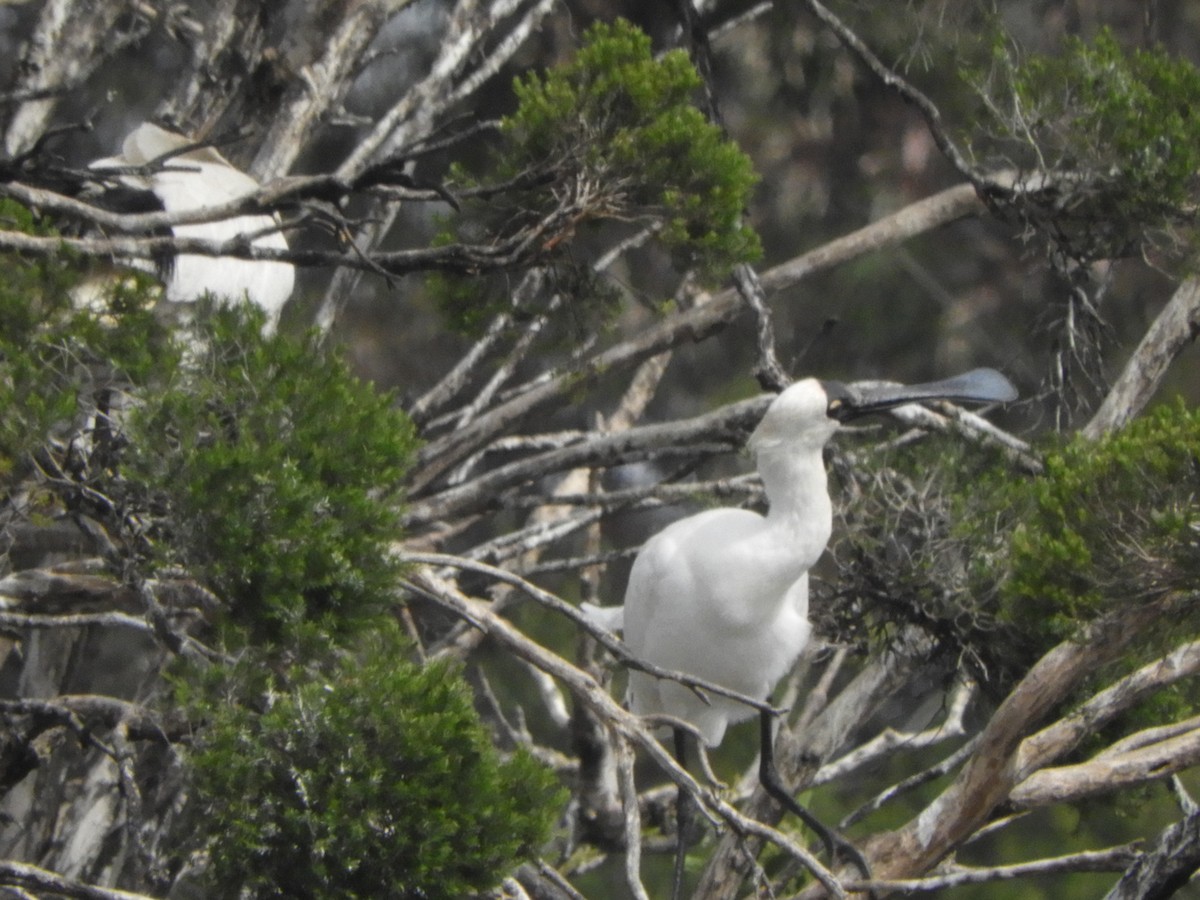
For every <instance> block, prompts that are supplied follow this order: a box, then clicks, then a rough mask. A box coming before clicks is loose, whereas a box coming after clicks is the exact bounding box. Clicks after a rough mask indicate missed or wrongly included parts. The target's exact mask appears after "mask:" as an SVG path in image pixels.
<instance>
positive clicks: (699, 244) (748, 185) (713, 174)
mask: <svg viewBox="0 0 1200 900" xmlns="http://www.w3.org/2000/svg"><path fill="white" fill-rule="evenodd" d="M699 87H700V77H699V76H698V75H697V74H696V71H695V69H693V68H692V65H691V61H690V60H689V59H688V57H687V54H686V53H684V52H683V51H682V50H672V51H670V52H668V53H665V54H663V56H662V57H661V58H660V59H657V60H656V59H655V58H654V56H653V54H652V53H651V48H650V38H649V37H647V36H646V35H645V34H644V33H643V32H641V31H639V30H638V29H637V28H635V27H634V26H633V25H630V24H629V23H628V22H626V21H624V20H617V21H616V22H615V23H613V24H611V25H607V24H603V23H598V24H596V25H593V26H592V27H591V28H590V29H588V31H587V33H586V34H585V35H584V43H583V46H582V47H581V48H580V50H579V53H578V54H577V55H576V57H575V59H574V60H573V61H572V62H570V63H568V64H567V65H565V66H563V67H561V68H559V69H556V70H553V71H551V72H548V73H546V74H544V75H538V74H531V75H530V76H528V77H527V78H525V79H517V81H516V83H515V85H514V91H515V93H516V95H517V100H518V102H519V105H518V107H517V111H516V112H515V113H513V114H512V115H511V116H509V117H508V118H507V119H505V120H504V123H503V126H502V127H503V130H504V133H505V135H506V137H507V138H508V140H509V141H510V145H509V147H507V148H506V152H505V155H504V158H503V165H502V171H507V172H508V173H511V174H513V175H515V174H516V173H518V172H522V171H528V170H529V169H531V168H533V167H535V166H537V165H539V164H541V163H542V162H543V161H544V160H552V161H555V164H556V165H562V166H564V167H577V168H579V169H581V171H580V172H579V173H578V174H575V175H574V177H576V178H583V177H586V178H588V179H595V180H597V181H598V182H600V183H601V187H600V190H601V191H602V198H603V199H602V202H603V203H604V204H611V205H612V206H613V207H614V208H612V209H605V208H604V207H603V206H601V205H600V203H597V205H596V208H595V209H592V210H585V211H584V212H585V214H589V213H590V214H597V215H615V214H618V213H621V212H623V213H624V214H626V215H629V214H633V215H639V214H645V213H650V212H652V213H654V214H655V215H656V216H660V217H661V218H662V220H663V222H664V226H665V227H664V231H663V234H662V240H663V241H664V242H665V243H666V245H667V246H668V247H669V248H671V250H672V251H673V252H674V253H675V254H676V257H677V260H678V261H679V262H680V264H681V265H682V266H684V267H686V266H691V265H697V264H699V265H702V266H703V267H704V268H705V269H706V270H708V271H709V272H710V273H722V272H724V271H727V270H728V269H729V268H730V267H732V266H733V265H734V264H735V263H738V262H744V261H748V260H752V259H755V258H757V257H758V255H759V254H760V252H761V250H760V247H759V243H758V237H757V236H756V235H755V234H754V232H753V231H752V230H751V229H750V228H749V227H748V226H747V225H745V224H743V222H742V214H743V211H744V210H745V206H746V202H747V199H748V197H749V193H750V190H751V189H752V188H753V187H754V184H755V183H756V181H757V176H756V175H755V173H754V170H753V168H752V166H751V163H750V160H749V159H748V158H747V157H746V156H745V155H744V154H743V153H742V152H741V150H739V149H738V147H737V146H736V145H735V144H733V143H732V142H731V141H729V140H728V139H726V137H725V136H724V135H723V134H722V133H721V130H720V129H719V128H718V127H717V126H715V125H713V124H712V123H710V122H708V121H707V120H706V119H705V118H704V115H703V114H702V113H701V112H700V111H699V110H698V109H696V108H695V107H694V106H692V105H691V96H692V94H693V93H694V92H695V91H696V90H697V89H699Z"/></svg>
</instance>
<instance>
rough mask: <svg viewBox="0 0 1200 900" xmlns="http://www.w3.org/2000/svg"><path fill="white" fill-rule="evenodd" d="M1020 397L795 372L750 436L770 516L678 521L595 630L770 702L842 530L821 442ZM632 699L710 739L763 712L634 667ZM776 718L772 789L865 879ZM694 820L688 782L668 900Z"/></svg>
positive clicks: (769, 745)
mask: <svg viewBox="0 0 1200 900" xmlns="http://www.w3.org/2000/svg"><path fill="white" fill-rule="evenodd" d="M1015 397H1016V389H1015V388H1013V386H1012V384H1010V383H1009V381H1008V380H1007V379H1006V378H1005V377H1004V376H1003V375H1001V374H1000V373H999V372H996V371H994V370H991V369H977V370H975V371H973V372H968V373H967V374H965V375H961V376H959V377H957V378H951V379H948V380H946V381H940V382H933V383H930V384H924V385H916V386H914V387H909V388H903V387H897V386H894V385H887V384H876V385H871V386H855V385H851V386H846V385H838V384H836V383H828V384H824V383H822V382H820V381H817V380H816V379H814V378H806V379H804V380H803V381H798V382H796V383H795V384H793V385H791V386H790V387H788V388H787V389H786V390H785V391H783V392H782V393H781V394H780V395H779V396H778V397H776V398H775V399H774V400H773V401H772V402H771V405H770V406H769V407H768V408H767V412H766V414H765V415H764V416H763V418H762V421H761V422H760V423H759V425H758V427H757V428H756V429H755V430H754V433H753V434H752V435H751V436H750V449H751V451H752V452H753V453H754V456H755V462H756V463H757V465H758V472H759V475H760V476H761V477H762V481H763V488H764V490H765V491H766V495H767V507H768V508H767V514H766V515H765V516H761V515H758V514H757V513H754V512H750V511H749V510H744V509H712V510H708V511H706V512H702V513H698V514H697V515H694V516H689V517H688V518H686V519H682V520H680V521H678V522H675V523H674V524H672V525H668V526H667V527H666V528H664V529H663V530H662V531H660V532H659V533H658V534H656V535H655V536H654V537H652V538H651V539H650V540H649V541H647V542H646V544H645V545H644V546H643V547H642V549H641V551H640V552H639V553H638V555H637V558H636V559H635V560H634V561H633V568H632V570H631V571H630V575H629V583H628V585H627V586H626V589H625V605H624V606H623V607H612V608H598V607H594V606H590V605H588V604H585V605H584V612H585V613H586V614H587V615H588V616H590V617H591V618H592V620H593V621H595V622H596V623H597V624H599V625H602V626H604V627H607V628H614V629H615V628H624V631H625V643H626V644H627V645H628V647H629V649H630V650H631V651H632V653H633V655H634V656H635V657H637V658H638V659H640V660H642V661H643V662H646V663H651V664H653V665H655V666H657V667H659V668H661V669H669V670H674V671H676V672H682V673H685V674H688V675H692V676H695V677H697V678H700V679H702V680H704V681H707V682H710V683H712V684H718V685H721V686H722V687H725V688H729V689H731V690H733V691H736V692H737V693H739V694H742V695H743V696H746V697H749V698H752V699H754V700H758V701H763V700H766V699H767V698H768V697H769V696H770V694H771V691H773V690H774V689H775V685H776V684H777V683H778V682H779V679H781V678H782V677H783V676H784V675H785V674H786V673H787V671H788V670H789V669H790V668H791V667H792V665H793V664H794V663H795V662H796V659H797V657H799V655H800V653H801V652H802V651H803V650H804V647H805V646H806V645H807V644H808V640H809V637H810V635H811V626H810V625H809V622H808V572H809V569H811V568H812V567H813V566H814V565H815V564H816V562H817V560H818V559H820V557H821V554H822V553H824V552H825V545H826V544H827V543H828V542H829V536H830V534H831V532H832V530H833V504H832V501H831V500H830V498H829V486H828V479H827V477H826V474H825V462H824V459H823V457H822V450H823V449H824V447H825V444H826V443H827V442H828V441H829V439H830V438H831V437H833V435H834V433H835V432H836V431H837V429H838V428H839V426H840V423H841V422H842V421H843V420H845V419H848V418H851V417H853V416H857V415H863V414H865V413H869V412H873V411H876V410H881V409H888V408H891V407H894V406H897V405H900V404H902V403H906V402H911V401H913V400H926V399H935V398H943V399H965V400H970V401H976V402H1004V401H1007V400H1012V399H1014V398H1015ZM628 699H629V706H630V708H631V709H632V710H633V711H634V712H635V713H638V714H639V715H644V716H645V715H668V716H672V717H674V718H676V719H681V720H683V721H684V722H687V723H688V724H690V725H692V726H693V727H694V728H695V729H696V731H697V732H698V733H699V735H700V737H701V738H702V739H703V740H704V743H705V744H707V745H708V746H710V747H715V746H717V745H718V744H720V743H721V739H722V738H723V737H724V736H725V729H726V728H727V727H728V726H729V725H730V724H733V723H735V722H740V721H742V720H743V719H748V718H750V717H751V716H753V715H754V714H755V709H754V708H753V707H751V706H749V705H748V704H746V703H742V702H738V701H736V700H733V699H731V698H725V697H720V696H715V695H712V694H708V695H706V696H705V697H703V698H702V697H700V696H698V695H697V694H696V693H695V692H694V691H692V690H691V689H690V688H688V687H685V686H683V685H681V684H679V683H678V682H677V681H674V680H671V679H659V678H656V677H654V676H651V675H648V674H646V673H644V672H641V671H638V670H637V669H633V670H631V671H630V673H629V697H628ZM772 715H773V713H772V712H771V711H770V710H760V711H758V716H759V734H760V740H761V742H762V746H761V753H760V756H759V780H760V781H761V783H762V785H763V787H764V788H765V789H766V791H767V793H769V794H770V795H771V796H772V797H774V798H775V799H776V800H777V801H779V802H780V803H781V804H782V805H783V806H784V807H785V808H787V809H788V810H790V811H791V812H792V813H793V814H795V815H796V816H797V817H799V818H800V819H801V820H802V821H803V822H805V823H806V824H807V825H808V826H809V827H810V828H811V829H812V830H813V831H814V832H816V833H817V834H818V835H819V836H820V837H821V839H822V841H823V842H824V843H825V847H826V850H827V851H828V853H829V855H830V858H831V859H832V858H833V857H834V856H835V855H836V853H837V852H838V850H839V849H840V850H841V852H842V853H843V854H844V855H845V856H846V858H848V859H849V860H850V861H851V862H852V863H853V864H854V865H855V866H856V867H857V868H858V869H859V871H860V872H861V873H862V875H863V877H864V878H867V879H869V878H870V877H871V870H870V866H868V864H867V862H866V860H865V858H864V857H863V856H862V854H861V853H859V852H858V850H857V849H855V848H854V846H853V845H852V844H849V843H848V842H847V841H846V840H845V839H844V838H842V837H840V836H839V835H837V833H836V832H833V831H831V830H829V829H828V828H826V827H825V826H824V825H822V824H821V822H820V821H819V820H818V819H817V818H815V817H814V816H813V815H812V814H811V813H810V812H808V811H807V810H806V809H805V808H804V807H803V806H801V805H800V804H799V803H797V802H796V799H795V798H794V797H793V796H792V795H791V792H790V791H789V790H788V788H787V786H786V785H785V784H784V782H783V781H782V780H781V779H780V777H779V773H778V771H777V770H776V768H775V762H774V751H773V746H774V735H773V731H772V728H773V719H772ZM685 747H686V741H685V738H684V732H683V730H682V729H679V728H676V729H675V751H676V755H677V757H678V758H679V762H680V763H681V764H685ZM690 816H691V813H690V812H689V804H688V802H687V799H686V794H685V792H684V790H683V788H682V787H681V788H680V793H679V798H678V800H677V803H676V818H677V831H678V835H679V839H678V840H677V842H676V849H675V873H674V882H673V889H672V897H678V896H680V893H681V890H682V886H683V880H684V862H685V855H686V840H685V839H684V835H686V833H687V821H688V820H689V819H690Z"/></svg>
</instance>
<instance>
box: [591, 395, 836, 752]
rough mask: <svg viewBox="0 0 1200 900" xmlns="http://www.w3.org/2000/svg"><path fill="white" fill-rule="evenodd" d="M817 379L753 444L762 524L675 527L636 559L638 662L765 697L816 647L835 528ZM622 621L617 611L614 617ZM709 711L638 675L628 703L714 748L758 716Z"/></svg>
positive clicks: (740, 519) (739, 519)
mask: <svg viewBox="0 0 1200 900" xmlns="http://www.w3.org/2000/svg"><path fill="white" fill-rule="evenodd" d="M827 406H828V398H827V396H826V394H825V391H824V389H823V388H822V387H821V384H820V383H819V382H818V381H816V380H814V379H806V380H805V381H800V382H797V383H796V384H794V385H792V386H791V387H789V388H788V389H787V390H786V391H784V392H783V393H782V394H780V395H779V397H777V398H776V399H775V400H774V402H773V403H772V404H771V406H770V408H769V409H768V411H767V414H766V415H765V416H764V417H763V420H762V423H761V424H760V425H759V427H758V429H756V431H755V433H754V435H753V436H752V438H751V441H750V447H751V449H752V451H753V452H754V454H755V457H756V461H757V464H758V468H759V472H760V473H761V475H762V477H763V482H764V486H765V488H766V492H767V498H768V501H769V509H768V512H767V515H766V516H761V515H758V514H757V513H753V512H750V511H748V510H741V509H714V510H708V511H706V512H702V513H699V514H697V515H694V516H690V517H688V518H686V519H682V520H681V521H679V522H675V523H674V524H672V525H670V526H668V527H667V528H665V529H664V530H663V531H661V532H659V533H658V534H657V535H655V536H654V537H653V538H651V539H650V540H649V541H648V542H647V543H646V545H645V546H644V547H643V548H642V550H641V552H640V553H639V554H638V557H637V559H636V560H635V561H634V564H633V569H632V572H631V573H630V577H629V584H628V587H627V588H626V592H625V605H624V612H623V625H624V629H625V640H626V643H627V644H628V645H629V648H630V650H632V651H633V652H634V654H635V655H637V656H638V657H640V658H641V659H644V660H646V661H648V662H651V663H654V664H656V665H659V666H662V667H663V668H667V669H675V670H678V671H681V672H686V673H689V674H691V675H695V676H697V677H700V678H703V679H705V680H708V681H712V682H715V683H717V684H721V685H723V686H725V687H728V688H731V689H733V690H735V691H738V692H739V693H742V694H746V695H748V696H750V697H754V698H756V699H760V700H762V699H766V697H767V696H768V694H770V692H771V690H772V689H773V688H774V686H775V684H776V683H777V682H778V681H779V679H780V678H781V677H782V676H783V675H784V674H785V673H786V672H787V671H788V669H790V668H791V666H792V665H793V664H794V663H795V661H796V658H797V657H798V656H799V654H800V652H801V651H802V650H803V649H804V646H805V644H806V643H807V642H808V639H809V634H810V626H809V623H808V570H809V569H810V568H811V567H812V565H813V564H814V563H815V562H816V561H817V559H818V558H819V557H820V555H821V553H822V552H823V551H824V549H825V545H826V543H827V542H828V540H829V535H830V531H831V528H832V507H831V505H830V500H829V493H828V489H827V484H826V476H825V467H824V463H823V461H822V458H821V448H822V447H823V446H824V445H825V443H826V441H828V439H829V438H830V437H831V436H832V435H833V433H834V431H836V429H837V423H836V422H835V421H833V420H832V419H830V418H829V417H828V415H827V414H826V409H827ZM608 615H609V617H610V618H612V619H615V618H616V616H617V615H618V613H615V612H610V613H608ZM709 700H710V703H709V704H706V703H705V702H704V701H703V700H701V699H700V698H699V697H697V696H696V695H695V694H694V693H693V692H692V691H691V690H690V689H688V688H686V687H683V686H681V685H679V684H677V683H675V682H672V681H660V680H659V679H656V678H653V677H650V676H647V675H644V674H642V673H640V672H631V673H630V683H629V702H630V706H631V708H632V709H633V711H634V712H637V713H639V714H641V715H649V714H656V713H666V714H669V715H672V716H675V717H677V718H681V719H683V720H685V721H687V722H689V723H691V724H692V725H694V726H695V727H696V728H697V729H698V731H699V732H700V734H701V736H702V737H703V738H704V741H705V743H706V744H708V745H709V746H715V745H717V744H719V743H720V742H721V739H722V737H723V736H724V734H725V729H726V727H727V726H728V725H729V724H731V723H734V722H738V721H741V720H743V719H746V718H748V717H750V716H751V715H753V714H754V710H753V709H752V708H751V707H748V706H746V705H745V704H744V703H738V702H737V701H734V700H727V699H724V698H721V697H709Z"/></svg>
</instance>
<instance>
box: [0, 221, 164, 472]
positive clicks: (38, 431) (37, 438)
mask: <svg viewBox="0 0 1200 900" xmlns="http://www.w3.org/2000/svg"><path fill="white" fill-rule="evenodd" d="M0 221H3V222H4V223H5V225H6V227H9V228H12V229H14V230H19V231H22V232H25V233H29V234H37V235H41V236H48V235H49V236H52V235H53V234H54V233H55V232H54V231H53V229H52V228H50V227H49V226H48V225H47V224H45V223H43V222H41V221H40V220H38V219H37V218H36V217H35V216H33V215H32V214H31V213H30V212H29V211H28V210H27V209H25V208H24V207H22V206H20V205H18V204H16V203H15V202H13V201H11V200H6V199H4V200H0ZM0 260H2V262H3V266H4V273H5V274H4V278H3V279H0V408H3V409H4V416H3V417H0V472H3V473H9V472H12V471H13V470H14V469H20V468H22V467H23V465H24V463H25V462H26V461H27V459H28V457H29V455H30V454H31V453H33V451H34V450H35V449H36V448H38V447H40V446H42V445H43V444H44V443H45V441H46V439H47V435H48V433H50V432H52V431H64V430H65V429H67V427H68V426H69V425H70V423H71V422H72V420H74V419H75V418H76V417H77V415H79V414H81V413H82V412H83V411H84V410H85V409H87V408H88V407H90V406H91V405H92V404H93V402H94V398H95V396H96V395H97V393H99V392H101V391H103V390H105V389H106V388H109V387H112V386H114V385H118V384H123V383H128V382H129V381H131V380H139V381H144V380H147V379H149V378H151V377H152V376H153V373H155V372H162V371H166V370H169V369H170V368H171V367H172V365H173V364H174V357H173V355H172V354H171V352H170V348H169V340H168V338H167V335H166V333H165V331H164V330H163V329H162V328H161V327H160V326H159V325H158V323H157V322H155V320H154V318H153V316H152V315H151V314H150V313H149V311H148V310H147V306H148V305H149V303H150V302H151V300H152V299H153V296H154V288H153V282H152V280H151V279H150V278H149V277H148V276H145V275H142V274H141V273H132V272H131V273H128V275H127V276H125V277H124V278H122V279H120V280H119V281H117V282H116V283H115V284H114V285H113V286H112V287H111V288H109V289H108V290H107V291H105V292H104V293H103V294H102V296H100V297H98V298H97V303H96V306H97V309H96V310H94V311H93V310H80V309H76V308H75V307H74V305H73V304H72V301H71V293H70V292H71V290H72V289H74V288H76V287H77V286H78V285H79V284H80V279H81V274H82V272H81V269H80V267H79V265H78V264H77V263H76V262H75V261H74V260H73V259H72V258H71V257H70V255H69V254H66V253H64V254H62V255H60V256H53V257H24V256H21V255H20V254H16V253H5V254H2V255H0Z"/></svg>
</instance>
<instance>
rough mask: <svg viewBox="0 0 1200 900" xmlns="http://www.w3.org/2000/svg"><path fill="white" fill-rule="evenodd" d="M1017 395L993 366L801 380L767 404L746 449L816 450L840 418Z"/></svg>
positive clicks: (999, 400) (1006, 399) (1001, 400)
mask: <svg viewBox="0 0 1200 900" xmlns="http://www.w3.org/2000/svg"><path fill="white" fill-rule="evenodd" d="M1016 398H1017V389H1016V388H1015V387H1013V384H1012V382H1010V381H1009V380H1008V379H1007V378H1005V377H1004V376H1003V375H1001V374H1000V373H999V372H997V371H996V370H995V369H972V370H971V371H970V372H966V373H964V374H962V375H956V376H955V377H953V378H947V379H945V380H943V381H930V382H926V383H924V384H912V385H903V384H896V383H893V382H883V381H858V382H853V383H851V384H843V383H842V382H840V381H819V380H818V379H816V378H805V379H804V380H802V381H797V382H796V383H795V384H792V385H790V386H789V387H788V388H787V389H786V390H784V391H783V392H782V393H781V394H780V395H779V396H778V397H776V398H775V399H774V400H773V401H772V402H771V405H770V406H769V407H768V408H767V412H766V415H764V416H763V418H762V421H761V422H759V424H758V427H757V428H756V429H755V430H754V433H753V434H752V435H751V436H750V449H751V450H752V451H753V452H754V453H756V454H757V453H761V452H763V451H764V450H770V449H771V448H773V447H789V448H792V449H793V450H795V449H820V448H821V447H823V446H825V444H826V443H827V442H828V441H829V439H830V438H831V437H832V436H833V434H834V432H835V431H837V429H838V427H839V426H840V425H841V424H842V423H843V422H847V421H849V420H851V419H856V418H858V417H859V416H865V415H869V414H870V413H874V412H882V411H884V410H888V409H892V408H894V407H897V406H902V405H903V404H905V403H918V402H920V401H923V400H951V401H954V402H956V403H1007V402H1009V401H1010V400H1015V399H1016Z"/></svg>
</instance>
